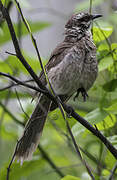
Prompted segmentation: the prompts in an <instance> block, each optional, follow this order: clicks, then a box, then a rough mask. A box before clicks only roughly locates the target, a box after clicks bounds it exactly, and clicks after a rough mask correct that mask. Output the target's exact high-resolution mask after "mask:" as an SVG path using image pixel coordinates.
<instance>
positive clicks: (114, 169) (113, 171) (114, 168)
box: [108, 162, 117, 180]
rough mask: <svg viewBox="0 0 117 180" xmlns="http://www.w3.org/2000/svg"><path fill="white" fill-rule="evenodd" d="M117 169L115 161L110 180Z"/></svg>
mask: <svg viewBox="0 0 117 180" xmlns="http://www.w3.org/2000/svg"><path fill="white" fill-rule="evenodd" d="M116 169H117V162H116V163H115V165H114V167H113V169H112V171H111V174H110V176H109V178H108V180H113V177H114V174H115V171H116Z"/></svg>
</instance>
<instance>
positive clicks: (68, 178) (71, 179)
mask: <svg viewBox="0 0 117 180" xmlns="http://www.w3.org/2000/svg"><path fill="white" fill-rule="evenodd" d="M61 180H80V178H78V177H74V176H70V175H67V176H65V177H64V178H62V179H61Z"/></svg>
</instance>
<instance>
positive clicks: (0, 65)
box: [0, 53, 47, 74]
mask: <svg viewBox="0 0 117 180" xmlns="http://www.w3.org/2000/svg"><path fill="white" fill-rule="evenodd" d="M24 57H25V59H26V60H27V62H28V63H29V65H30V66H31V67H32V69H33V70H34V71H35V72H36V73H38V72H39V71H41V67H40V64H39V60H38V59H37V58H34V57H32V56H30V55H27V54H26V53H24ZM46 62H47V61H46V60H43V64H44V65H45V64H46ZM16 70H17V73H20V72H23V73H24V74H29V73H28V71H27V70H26V69H25V67H24V66H23V65H22V63H21V62H20V61H19V59H18V58H17V57H15V56H8V58H7V59H6V60H5V61H2V62H0V71H1V72H5V73H10V74H11V73H12V72H13V71H16Z"/></svg>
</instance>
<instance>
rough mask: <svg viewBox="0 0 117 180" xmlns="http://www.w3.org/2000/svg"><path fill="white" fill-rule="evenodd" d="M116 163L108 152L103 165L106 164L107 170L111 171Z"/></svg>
mask: <svg viewBox="0 0 117 180" xmlns="http://www.w3.org/2000/svg"><path fill="white" fill-rule="evenodd" d="M116 162H117V161H116V159H115V158H114V156H113V155H112V154H111V153H110V151H108V152H107V154H106V157H105V163H106V167H107V169H112V168H113V167H114V165H115V163H116Z"/></svg>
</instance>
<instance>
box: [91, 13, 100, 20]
mask: <svg viewBox="0 0 117 180" xmlns="http://www.w3.org/2000/svg"><path fill="white" fill-rule="evenodd" d="M99 17H102V15H101V14H95V15H92V20H94V19H96V18H99Z"/></svg>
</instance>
